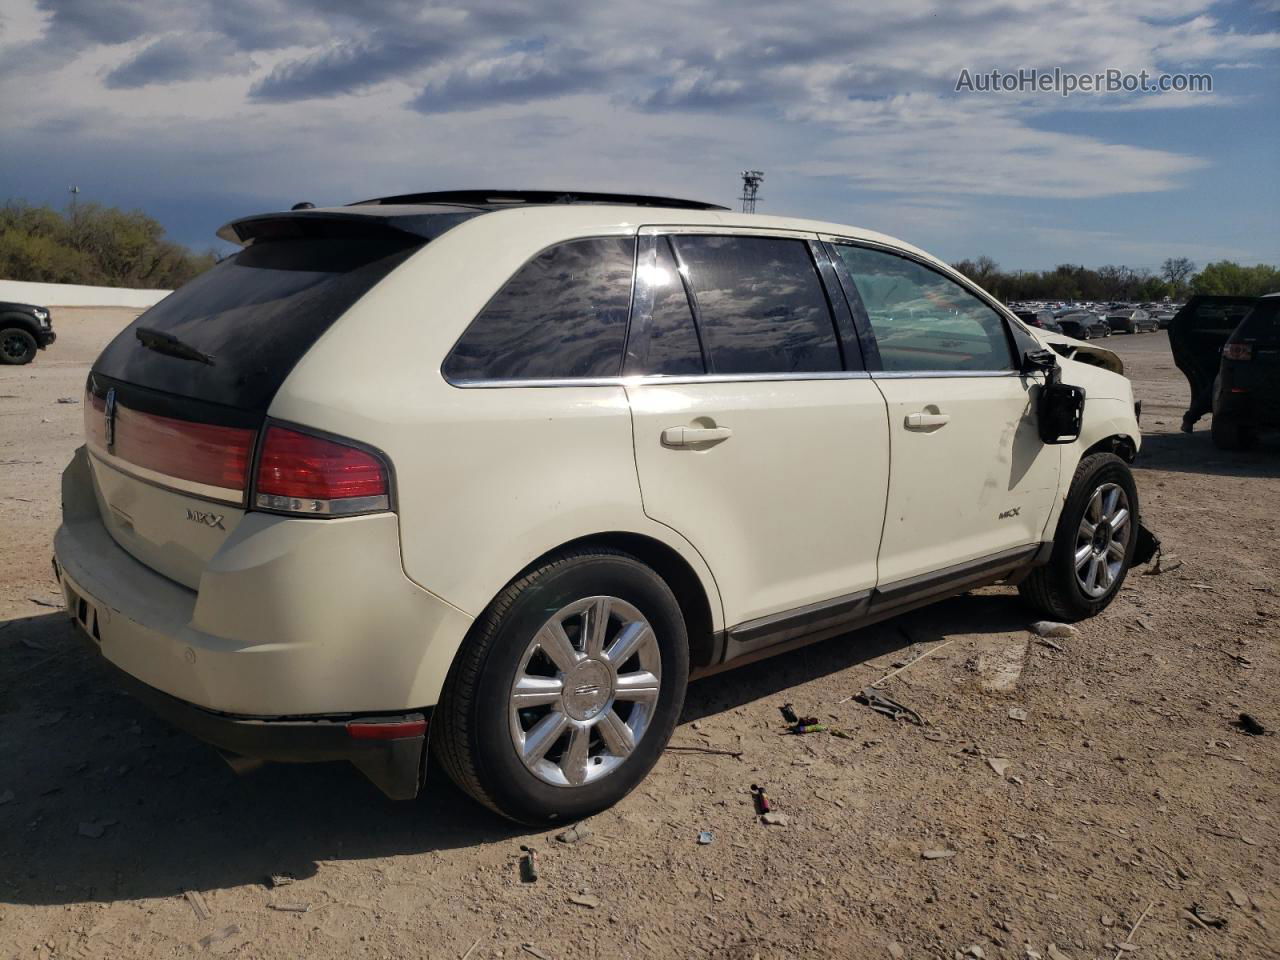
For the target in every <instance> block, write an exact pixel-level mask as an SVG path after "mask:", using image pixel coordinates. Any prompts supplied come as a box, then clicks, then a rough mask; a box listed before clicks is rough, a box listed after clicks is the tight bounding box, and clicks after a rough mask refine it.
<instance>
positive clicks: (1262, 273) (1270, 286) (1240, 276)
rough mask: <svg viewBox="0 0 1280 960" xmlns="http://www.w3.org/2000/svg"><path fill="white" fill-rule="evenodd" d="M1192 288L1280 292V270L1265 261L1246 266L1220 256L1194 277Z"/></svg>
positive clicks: (1230, 292) (1221, 292)
mask: <svg viewBox="0 0 1280 960" xmlns="http://www.w3.org/2000/svg"><path fill="white" fill-rule="evenodd" d="M1191 289H1192V290H1193V291H1194V292H1196V293H1210V294H1217V295H1219V296H1231V297H1260V296H1262V295H1263V294H1266V293H1278V292H1280V270H1277V269H1276V268H1275V267H1272V266H1269V265H1268V264H1265V263H1259V264H1257V265H1255V266H1252V267H1243V266H1241V265H1240V264H1238V263H1235V262H1233V261H1231V260H1218V261H1216V262H1214V263H1210V264H1208V265H1207V266H1206V267H1205V268H1204V269H1203V270H1201V271H1200V272H1199V273H1198V274H1196V275H1195V277H1193V278H1192V280H1191Z"/></svg>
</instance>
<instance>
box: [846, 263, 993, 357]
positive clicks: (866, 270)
mask: <svg viewBox="0 0 1280 960" xmlns="http://www.w3.org/2000/svg"><path fill="white" fill-rule="evenodd" d="M834 246H835V249H836V251H837V253H838V255H839V257H840V259H841V260H842V261H843V263H844V266H845V268H846V269H847V270H848V271H849V273H850V274H851V275H852V278H853V283H854V286H855V287H856V288H857V291H858V295H859V296H860V297H861V299H862V305H863V307H864V308H865V309H866V312H867V319H868V321H869V322H870V324H871V330H872V332H873V333H874V334H875V338H876V344H877V346H878V347H879V348H880V361H881V364H882V365H883V367H884V369H885V370H891V371H922V372H923V371H943V372H946V371H969V372H976V371H995V370H1012V369H1013V354H1012V352H1011V350H1010V347H1009V338H1008V333H1007V332H1006V330H1005V323H1004V320H1003V318H1001V316H1000V315H999V314H998V313H996V311H995V310H993V309H992V308H991V307H989V306H988V305H987V304H986V303H984V302H983V301H982V300H980V299H978V298H977V297H975V296H974V295H973V294H971V293H969V292H968V291H967V290H965V289H964V288H963V287H962V286H960V285H959V284H958V283H956V282H955V281H953V280H950V279H948V278H947V277H944V276H943V275H942V274H940V273H938V272H937V271H934V270H931V269H929V268H928V267H926V266H924V265H923V264H919V263H916V262H915V261H914V260H909V259H907V258H906V257H900V256H897V255H896V254H892V253H888V252H886V251H883V250H873V249H870V248H867V247H858V246H854V245H852V244H848V243H837V244H835V245H834Z"/></svg>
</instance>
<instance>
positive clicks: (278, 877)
mask: <svg viewBox="0 0 1280 960" xmlns="http://www.w3.org/2000/svg"><path fill="white" fill-rule="evenodd" d="M297 880H298V878H297V877H295V876H294V875H293V874H292V873H273V874H271V875H270V876H268V877H267V886H268V887H272V888H274V887H287V886H288V885H289V884H291V883H296V882H297Z"/></svg>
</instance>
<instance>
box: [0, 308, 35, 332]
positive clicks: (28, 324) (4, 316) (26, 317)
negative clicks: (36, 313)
mask: <svg viewBox="0 0 1280 960" xmlns="http://www.w3.org/2000/svg"><path fill="white" fill-rule="evenodd" d="M15 327H16V328H17V329H19V330H25V331H27V333H29V334H31V335H32V336H33V337H34V336H37V335H38V334H39V333H40V325H39V324H38V323H36V319H35V317H33V316H31V315H30V314H26V313H13V312H10V313H0V330H9V329H11V328H15Z"/></svg>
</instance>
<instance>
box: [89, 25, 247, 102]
mask: <svg viewBox="0 0 1280 960" xmlns="http://www.w3.org/2000/svg"><path fill="white" fill-rule="evenodd" d="M251 64H252V61H250V60H249V58H248V57H247V56H246V55H244V54H242V53H240V52H239V51H238V50H237V49H236V47H235V45H234V44H233V43H231V42H230V41H229V40H227V38H226V37H220V36H216V35H214V36H208V35H203V34H181V35H177V34H175V35H171V36H167V37H163V38H161V39H160V40H157V41H156V42H155V43H153V44H151V46H149V47H147V48H146V49H144V50H143V51H142V52H141V53H139V54H138V55H137V56H136V57H134V58H133V59H132V60H126V61H125V62H124V63H122V64H121V65H120V66H118V67H116V68H115V69H114V70H112V71H111V72H110V73H108V74H107V76H106V79H105V80H104V83H105V84H106V85H107V86H108V87H112V88H115V89H127V88H131V87H145V86H146V85H147V84H150V83H174V82H177V81H181V80H195V79H199V78H203V77H212V76H218V75H220V74H225V73H229V72H231V71H232V70H233V69H241V68H244V67H246V66H250V65H251Z"/></svg>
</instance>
